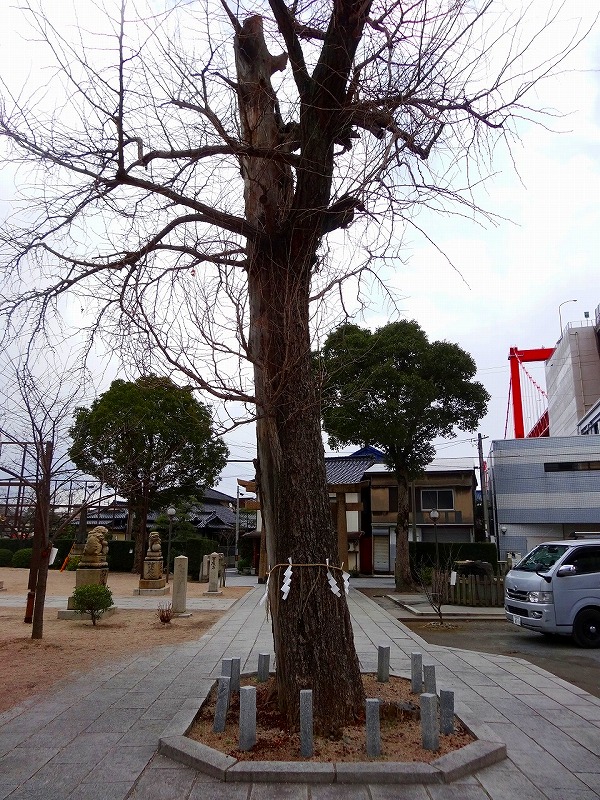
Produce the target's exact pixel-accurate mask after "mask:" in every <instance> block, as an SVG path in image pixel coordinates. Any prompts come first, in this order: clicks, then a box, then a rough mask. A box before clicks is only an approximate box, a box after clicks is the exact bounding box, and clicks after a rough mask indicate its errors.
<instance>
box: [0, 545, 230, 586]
mask: <svg viewBox="0 0 600 800" xmlns="http://www.w3.org/2000/svg"><path fill="white" fill-rule="evenodd" d="M52 544H53V547H56V548H57V549H58V553H57V555H56V558H55V559H54V564H53V565H52V569H60V568H61V566H62V564H63V562H64V560H65V558H66V557H67V555H68V554H69V551H70V550H71V546H72V544H73V539H70V538H69V539H67V538H61V539H56V541H54V542H53V543H52ZM31 545H32V541H31V540H29V541H28V540H24V539H6V540H4V539H0V546H1V547H3V548H4V547H5V546H6V549H7V550H10V552H11V554H12V553H15V552H17V550H22V549H24V548H31ZM222 549H223V548H222V547H221V546H220V545H219V543H218V542H217V541H215V540H214V539H187V540H186V541H181V542H179V541H177V540H173V541H172V542H171V564H172V563H173V559H174V558H175V556H187V558H188V575H191V576H192V577H194V578H195V579H196V580H197V579H198V576H199V574H200V565H201V564H202V558H203V557H204V556H205V555H210V553H214V552H217V553H218V552H220V551H221V550H222ZM134 550H135V542H134V541H133V540H131V539H126V540H125V541H117V540H113V541H110V542H109V543H108V569H109V570H110V571H111V572H131V570H132V569H133V556H134ZM162 552H163V560H164V561H166V560H167V539H166V537H164V538H163V540H162ZM11 560H12V556H11ZM0 566H1V564H0Z"/></svg>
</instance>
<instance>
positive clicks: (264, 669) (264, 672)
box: [257, 653, 270, 683]
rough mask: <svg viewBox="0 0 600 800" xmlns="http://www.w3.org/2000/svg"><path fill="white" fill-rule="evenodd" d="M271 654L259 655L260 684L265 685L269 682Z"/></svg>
mask: <svg viewBox="0 0 600 800" xmlns="http://www.w3.org/2000/svg"><path fill="white" fill-rule="evenodd" d="M269 661H270V655H269V653H259V654H258V675H257V680H258V682H259V683H264V682H265V681H268V680H269Z"/></svg>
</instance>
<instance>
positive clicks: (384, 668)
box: [377, 645, 390, 683]
mask: <svg viewBox="0 0 600 800" xmlns="http://www.w3.org/2000/svg"><path fill="white" fill-rule="evenodd" d="M389 679H390V648H389V647H382V646H381V645H379V647H378V648H377V680H378V682H379V683H388V681H389Z"/></svg>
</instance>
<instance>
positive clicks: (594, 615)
mask: <svg viewBox="0 0 600 800" xmlns="http://www.w3.org/2000/svg"><path fill="white" fill-rule="evenodd" d="M573 638H574V639H575V641H576V642H577V644H578V645H579V646H580V647H600V611H599V610H598V609H596V608H584V610H583V611H580V612H579V614H577V616H576V617H575V622H574V623H573Z"/></svg>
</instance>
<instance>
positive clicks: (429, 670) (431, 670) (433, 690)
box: [423, 664, 437, 694]
mask: <svg viewBox="0 0 600 800" xmlns="http://www.w3.org/2000/svg"><path fill="white" fill-rule="evenodd" d="M423 683H424V689H425V691H426V692H427V693H428V694H437V685H436V682H435V664H425V666H424V667H423Z"/></svg>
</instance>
